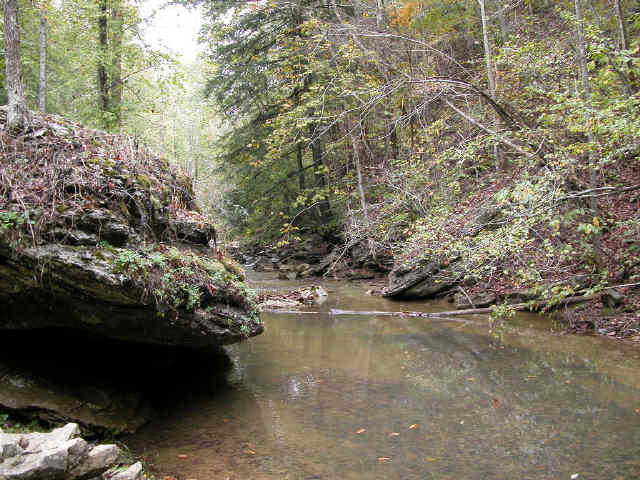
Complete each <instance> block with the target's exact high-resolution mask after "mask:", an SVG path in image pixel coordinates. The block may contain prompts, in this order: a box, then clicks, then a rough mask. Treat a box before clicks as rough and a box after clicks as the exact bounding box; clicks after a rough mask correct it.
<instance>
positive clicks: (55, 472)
mask: <svg viewBox="0 0 640 480" xmlns="http://www.w3.org/2000/svg"><path fill="white" fill-rule="evenodd" d="M126 463H128V462H127V458H126V455H125V454H124V453H123V452H122V451H121V450H120V448H119V447H118V446H116V445H97V446H91V445H90V444H89V443H87V442H86V441H85V440H84V439H82V438H81V437H80V428H79V427H78V425H76V424H74V423H69V424H67V425H65V426H64V427H61V428H58V429H55V430H53V431H51V432H49V433H25V434H22V433H3V432H2V431H1V430H0V480H31V479H33V480H37V479H49V480H85V479H93V480H97V479H103V478H105V477H103V474H104V473H105V472H107V470H109V469H111V468H114V467H115V468H118V470H119V471H118V473H115V475H117V476H118V477H117V478H119V479H120V480H125V479H127V480H142V478H143V472H142V464H140V463H139V462H138V463H136V464H134V465H132V466H130V467H120V465H123V464H126ZM111 478H116V477H111Z"/></svg>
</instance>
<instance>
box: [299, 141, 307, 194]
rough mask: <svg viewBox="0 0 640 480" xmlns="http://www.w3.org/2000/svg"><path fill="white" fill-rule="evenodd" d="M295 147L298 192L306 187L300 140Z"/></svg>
mask: <svg viewBox="0 0 640 480" xmlns="http://www.w3.org/2000/svg"><path fill="white" fill-rule="evenodd" d="M296 147H297V157H298V158H297V159H298V183H299V185H300V192H304V191H305V190H306V189H307V186H306V185H305V181H304V167H303V163H302V154H303V146H302V142H298V145H297V146H296Z"/></svg>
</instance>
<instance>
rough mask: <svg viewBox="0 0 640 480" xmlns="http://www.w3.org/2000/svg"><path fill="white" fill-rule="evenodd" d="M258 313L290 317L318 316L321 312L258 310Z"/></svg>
mask: <svg viewBox="0 0 640 480" xmlns="http://www.w3.org/2000/svg"><path fill="white" fill-rule="evenodd" d="M260 313H286V314H288V315H289V314H290V315H293V314H295V315H319V314H320V313H321V312H309V311H305V310H275V309H274V310H260Z"/></svg>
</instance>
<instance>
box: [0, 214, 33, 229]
mask: <svg viewBox="0 0 640 480" xmlns="http://www.w3.org/2000/svg"><path fill="white" fill-rule="evenodd" d="M25 222H28V218H26V217H25V216H24V215H23V214H22V213H19V212H0V233H6V232H7V231H8V230H16V229H19V228H20V227H22V225H24V224H25Z"/></svg>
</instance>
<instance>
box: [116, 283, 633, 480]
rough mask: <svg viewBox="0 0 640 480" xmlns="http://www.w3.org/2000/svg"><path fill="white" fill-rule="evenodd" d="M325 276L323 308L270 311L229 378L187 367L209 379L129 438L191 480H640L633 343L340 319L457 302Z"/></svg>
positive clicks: (179, 389)
mask: <svg viewBox="0 0 640 480" xmlns="http://www.w3.org/2000/svg"><path fill="white" fill-rule="evenodd" d="M255 283H256V285H257V286H259V287H268V288H277V287H283V286H287V285H290V283H287V282H282V281H276V280H272V279H269V278H267V277H261V278H260V279H258V280H256V281H255ZM323 285H324V287H325V288H326V289H327V290H328V291H329V298H328V300H327V301H326V302H325V303H324V304H323V305H321V306H320V307H312V308H311V309H312V310H314V311H318V312H320V313H318V314H263V319H264V321H265V324H266V331H265V333H264V334H263V335H261V336H259V337H256V338H254V339H251V340H250V341H247V342H245V343H242V344H238V345H234V346H232V347H229V348H228V349H227V351H228V354H229V356H230V357H231V359H232V366H231V368H230V369H229V371H228V373H227V375H226V377H225V378H223V379H221V378H220V376H214V375H210V374H209V373H207V369H206V367H203V368H202V373H201V374H198V372H197V371H196V372H185V375H187V376H190V377H194V378H198V380H197V382H195V384H197V387H198V388H190V387H189V386H188V385H184V384H182V385H172V384H167V385H166V391H165V392H164V393H163V396H164V399H163V400H164V402H163V406H162V408H161V409H160V414H159V416H158V417H157V418H156V419H155V420H153V421H152V422H151V423H149V424H148V425H147V426H145V427H143V428H141V429H140V430H139V431H138V433H136V434H135V435H132V436H129V437H126V438H125V439H124V441H125V443H126V444H127V445H128V446H129V447H130V448H131V449H132V450H133V451H134V452H135V453H136V454H139V455H141V456H142V457H144V458H145V459H146V461H147V462H148V464H149V465H150V467H151V469H152V471H154V472H156V473H158V474H160V475H163V476H164V475H174V476H176V477H177V478H179V479H180V480H183V479H197V480H214V479H223V480H226V479H228V480H232V479H236V480H240V479H243V480H245V479H246V480H249V479H250V480H275V479H278V480H284V479H291V480H311V479H316V480H319V479H352V480H363V479H401V480H410V479H415V480H426V479H438V480H453V479H465V480H472V479H478V480H480V479H482V480H488V479H494V480H498V479H504V480H513V479H519V478H521V479H529V480H533V479H570V478H580V479H594V480H595V479H625V480H626V479H634V478H640V375H638V371H639V367H640V351H638V349H637V348H635V347H633V346H631V345H627V344H621V343H614V341H612V340H609V339H606V338H597V337H587V336H571V335H562V334H561V333H560V332H559V331H556V329H555V328H554V325H553V323H552V321H551V320H549V319H547V318H544V317H542V316H539V315H533V314H527V313H521V314H518V315H517V316H516V317H515V318H514V319H512V320H510V321H509V322H508V323H506V324H501V325H493V326H490V325H489V321H488V317H486V316H475V317H468V319H466V320H465V319H458V320H456V321H452V320H444V319H443V320H440V319H437V320H433V319H425V318H397V317H386V316H385V317H376V316H371V317H367V316H339V317H332V316H330V315H329V314H328V312H329V310H330V309H331V308H339V309H351V310H387V311H397V310H414V311H427V312H428V311H431V312H434V311H442V310H450V309H451V305H450V304H447V303H446V302H412V303H399V302H393V301H389V300H386V299H383V298H379V297H372V296H369V295H366V294H365V291H366V289H367V288H368V287H367V286H366V285H354V284H348V283H342V282H325V283H324V284H323ZM575 474H578V475H579V477H575ZM161 478H162V477H161Z"/></svg>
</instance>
